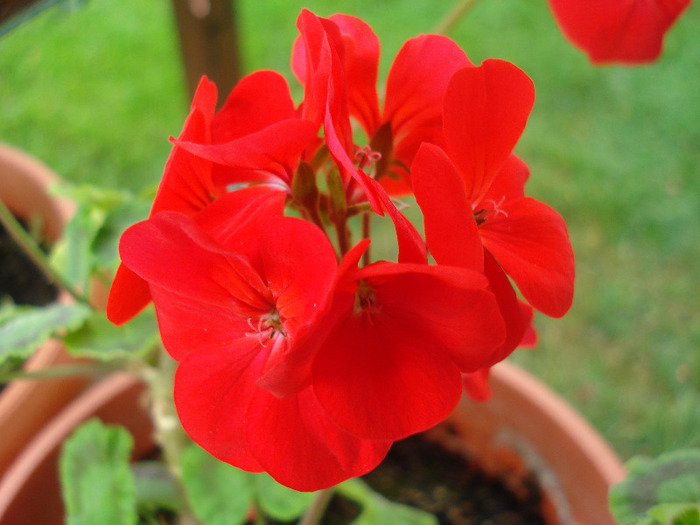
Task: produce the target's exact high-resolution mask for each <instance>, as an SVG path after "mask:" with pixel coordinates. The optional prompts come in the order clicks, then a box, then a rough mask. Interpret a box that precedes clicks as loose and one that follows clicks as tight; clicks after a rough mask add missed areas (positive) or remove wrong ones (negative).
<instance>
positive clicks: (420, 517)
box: [338, 478, 438, 525]
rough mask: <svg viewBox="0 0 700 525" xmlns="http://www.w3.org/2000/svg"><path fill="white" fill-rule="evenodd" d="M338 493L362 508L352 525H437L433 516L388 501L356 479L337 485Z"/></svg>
mask: <svg viewBox="0 0 700 525" xmlns="http://www.w3.org/2000/svg"><path fill="white" fill-rule="evenodd" d="M338 492H339V493H340V494H341V495H343V496H345V497H346V498H348V499H351V500H353V501H354V502H355V503H357V504H359V505H360V506H361V507H362V512H361V513H360V515H359V516H358V517H357V518H356V519H355V520H354V521H353V522H352V525H376V524H377V523H391V524H392V525H438V519H437V517H435V516H434V515H432V514H430V513H428V512H425V511H423V510H420V509H416V508H414V507H409V506H408V505H402V504H400V503H394V502H392V501H389V500H388V499H386V498H385V497H383V496H382V495H381V494H379V493H377V492H375V491H373V490H372V489H371V488H370V487H369V486H368V485H367V484H366V483H364V482H363V481H361V480H359V479H357V478H355V479H350V480H348V481H345V482H343V483H341V484H340V485H338Z"/></svg>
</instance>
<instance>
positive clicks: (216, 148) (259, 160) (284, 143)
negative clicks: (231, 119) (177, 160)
mask: <svg viewBox="0 0 700 525" xmlns="http://www.w3.org/2000/svg"><path fill="white" fill-rule="evenodd" d="M315 136H316V131H315V128H314V125H313V124H312V123H311V122H309V121H306V120H301V119H296V118H294V119H288V120H283V121H280V122H275V123H274V124H271V125H269V126H268V127H266V128H264V129H262V130H260V131H257V132H255V133H251V134H249V135H245V136H243V137H240V138H237V139H235V140H232V141H230V142H225V143H223V144H206V143H196V142H191V141H179V140H178V141H176V142H175V143H176V144H177V145H178V146H180V147H181V148H183V149H184V150H186V151H188V152H190V153H192V154H194V155H197V156H199V157H202V158H204V159H207V160H209V161H211V162H216V163H218V164H222V165H224V166H228V167H232V168H235V169H236V170H239V172H240V170H244V171H247V172H249V173H250V174H251V175H250V176H249V177H248V178H247V180H245V179H244V180H242V179H241V178H236V179H235V180H230V179H228V178H227V177H226V174H227V172H226V171H225V170H222V171H220V172H218V174H219V176H220V177H221V180H219V179H217V180H216V183H217V184H219V185H226V184H232V183H239V182H260V181H267V182H279V181H281V182H282V183H284V184H285V185H287V186H289V184H290V182H291V177H292V175H293V173H294V170H295V169H296V163H297V162H298V160H299V157H300V156H301V154H302V152H303V151H304V148H306V146H307V145H308V144H309V143H310V141H311V140H313V138H314V137H315Z"/></svg>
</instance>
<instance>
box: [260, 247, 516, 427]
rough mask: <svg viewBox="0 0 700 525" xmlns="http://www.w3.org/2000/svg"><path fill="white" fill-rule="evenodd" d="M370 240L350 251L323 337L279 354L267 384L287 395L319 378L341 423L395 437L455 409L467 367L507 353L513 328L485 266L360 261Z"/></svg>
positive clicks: (326, 402)
mask: <svg viewBox="0 0 700 525" xmlns="http://www.w3.org/2000/svg"><path fill="white" fill-rule="evenodd" d="M367 245H368V243H367V242H363V243H361V244H359V245H358V246H356V247H355V248H354V249H352V250H351V251H350V252H348V254H347V255H346V257H345V258H344V259H343V261H342V263H341V269H340V271H339V278H338V281H337V284H336V287H335V292H334V294H333V299H332V303H331V306H330V308H329V310H328V312H327V313H326V315H325V316H324V317H323V318H322V319H321V321H320V324H322V325H323V327H324V328H323V331H322V333H321V334H320V336H319V337H318V339H316V340H313V339H311V340H310V341H309V342H308V344H307V345H305V346H302V347H301V348H299V349H298V350H297V352H291V353H289V354H288V355H287V356H285V358H284V359H282V360H279V361H277V362H276V363H275V364H274V366H272V367H270V368H269V369H268V371H267V374H266V376H265V377H264V378H262V380H261V383H260V384H263V385H265V386H266V388H269V389H270V390H271V391H272V392H273V393H275V394H276V395H278V396H288V395H290V394H293V393H295V392H296V391H298V390H299V389H301V388H304V387H306V385H308V384H309V383H311V384H312V385H313V390H314V392H315V394H316V397H317V398H318V400H319V402H320V403H321V405H322V406H323V407H324V409H325V410H326V411H327V413H328V414H329V415H330V417H331V418H332V419H333V421H335V422H336V423H337V424H338V425H339V426H340V427H342V428H344V429H345V430H347V431H348V432H350V433H351V434H353V435H356V436H359V437H361V438H365V439H371V440H396V439H401V438H404V437H406V436H408V435H410V434H414V433H416V432H419V431H422V430H425V429H427V428H429V427H431V426H433V425H435V424H436V423H438V422H439V421H441V420H442V419H444V418H445V417H446V416H447V415H448V414H449V413H450V412H451V411H452V410H453V409H454V406H455V404H456V403H457V401H458V400H459V397H460V395H461V391H462V381H461V374H462V373H467V372H473V371H475V370H478V369H480V368H483V367H488V366H491V365H492V364H494V363H495V362H496V361H497V360H498V359H500V358H499V357H497V356H496V353H495V350H496V349H497V348H498V347H499V345H500V344H501V343H502V341H503V337H504V334H505V330H504V326H503V320H502V318H501V315H500V313H499V310H498V306H497V303H496V301H495V298H494V296H493V294H491V293H490V292H489V291H487V286H488V282H487V280H486V279H485V278H484V276H483V275H481V274H480V273H478V272H474V271H471V270H467V269H462V268H454V267H447V266H428V265H424V264H401V263H398V264H397V263H390V262H386V261H380V262H377V263H373V264H370V265H368V266H365V267H364V268H361V269H358V268H357V263H358V261H359V259H360V257H361V255H362V253H363V252H364V250H365V249H366V248H367ZM294 369H296V373H295V372H294ZM300 371H301V373H299V372H300ZM290 372H291V373H290Z"/></svg>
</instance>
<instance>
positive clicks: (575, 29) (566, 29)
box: [549, 0, 690, 64]
mask: <svg viewBox="0 0 700 525" xmlns="http://www.w3.org/2000/svg"><path fill="white" fill-rule="evenodd" d="M689 5H690V0H549V6H550V8H551V9H552V12H553V13H554V16H555V18H556V20H557V23H558V24H559V25H560V26H561V29H562V31H563V33H564V34H565V35H566V37H567V38H568V39H569V40H570V41H571V42H572V43H573V44H574V45H576V46H577V47H579V48H581V49H583V50H584V51H586V53H588V56H589V58H590V60H591V62H593V63H596V64H600V63H607V62H620V63H627V64H637V63H641V62H651V61H654V60H656V59H657V58H658V57H659V55H660V54H661V47H662V44H663V38H664V35H665V33H666V31H668V29H669V28H670V27H671V25H673V23H674V22H675V21H676V19H677V18H678V17H679V16H680V15H681V13H683V11H684V10H685V9H686V8H687V7H688V6H689Z"/></svg>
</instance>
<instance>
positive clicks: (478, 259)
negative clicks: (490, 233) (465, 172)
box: [411, 144, 484, 271]
mask: <svg viewBox="0 0 700 525" xmlns="http://www.w3.org/2000/svg"><path fill="white" fill-rule="evenodd" d="M411 174H412V177H413V191H414V193H415V195H416V201H417V202H418V206H420V208H421V210H422V211H423V221H424V224H425V238H426V241H427V242H428V249H429V250H430V253H431V254H432V256H433V257H434V258H435V260H436V261H437V262H438V264H444V265H449V266H460V267H462V268H470V269H473V270H477V271H481V270H483V267H484V250H483V247H482V243H481V237H479V231H478V228H477V226H476V221H475V220H474V217H473V214H472V213H473V212H472V206H471V202H470V201H469V199H468V197H467V194H466V193H465V190H464V181H463V179H462V176H461V175H460V173H459V172H458V171H457V168H456V167H455V166H454V164H452V161H451V160H450V159H449V157H447V155H446V154H445V152H444V151H442V150H441V149H440V148H439V147H437V146H434V145H433V144H423V145H422V146H421V148H420V149H419V150H418V154H417V155H416V158H415V159H414V160H413V164H412V165H411Z"/></svg>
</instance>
